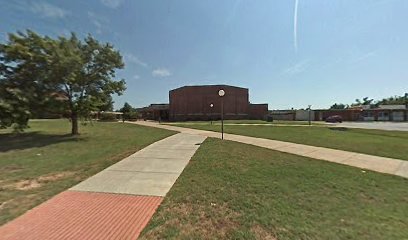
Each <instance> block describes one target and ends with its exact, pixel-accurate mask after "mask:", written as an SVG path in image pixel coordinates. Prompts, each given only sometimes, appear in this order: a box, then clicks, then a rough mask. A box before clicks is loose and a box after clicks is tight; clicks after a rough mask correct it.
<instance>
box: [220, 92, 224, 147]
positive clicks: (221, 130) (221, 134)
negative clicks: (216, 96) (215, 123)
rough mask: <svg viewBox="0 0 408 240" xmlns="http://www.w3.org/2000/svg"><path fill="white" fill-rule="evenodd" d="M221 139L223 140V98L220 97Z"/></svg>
mask: <svg viewBox="0 0 408 240" xmlns="http://www.w3.org/2000/svg"><path fill="white" fill-rule="evenodd" d="M221 139H222V140H224V98H223V97H221Z"/></svg>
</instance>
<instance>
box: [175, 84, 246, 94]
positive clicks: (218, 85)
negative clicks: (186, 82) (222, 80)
mask: <svg viewBox="0 0 408 240" xmlns="http://www.w3.org/2000/svg"><path fill="white" fill-rule="evenodd" d="M202 87H219V88H223V87H229V88H240V89H245V90H248V88H243V87H237V86H231V85H226V84H214V85H191V86H183V87H179V88H175V89H172V90H170V92H171V91H176V90H180V89H184V88H202Z"/></svg>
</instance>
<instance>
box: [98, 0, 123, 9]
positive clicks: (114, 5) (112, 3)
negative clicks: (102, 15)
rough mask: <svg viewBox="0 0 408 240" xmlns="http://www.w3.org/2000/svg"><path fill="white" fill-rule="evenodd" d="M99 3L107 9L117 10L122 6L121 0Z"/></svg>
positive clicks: (104, 0)
mask: <svg viewBox="0 0 408 240" xmlns="http://www.w3.org/2000/svg"><path fill="white" fill-rule="evenodd" d="M101 2H102V4H103V5H105V6H107V7H109V8H117V7H119V6H120V5H121V4H122V0H101Z"/></svg>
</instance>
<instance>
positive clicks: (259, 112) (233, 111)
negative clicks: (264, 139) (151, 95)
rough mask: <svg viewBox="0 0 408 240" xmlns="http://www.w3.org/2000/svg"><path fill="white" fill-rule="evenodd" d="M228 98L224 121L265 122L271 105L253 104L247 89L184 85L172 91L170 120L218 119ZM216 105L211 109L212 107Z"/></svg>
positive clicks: (225, 86) (170, 94)
mask: <svg viewBox="0 0 408 240" xmlns="http://www.w3.org/2000/svg"><path fill="white" fill-rule="evenodd" d="M220 89H223V90H224V91H225V96H224V97H222V98H223V99H222V100H223V103H224V119H265V117H266V115H267V114H268V104H251V103H250V102H249V93H248V92H249V91H248V89H247V88H241V87H234V86H228V85H204V86H184V87H180V88H177V89H173V90H171V91H170V92H169V100H170V104H169V120H170V121H189V120H216V119H220V118H221V97H220V96H218V91H219V90H220ZM211 104H213V107H212V108H211V107H210V105H211Z"/></svg>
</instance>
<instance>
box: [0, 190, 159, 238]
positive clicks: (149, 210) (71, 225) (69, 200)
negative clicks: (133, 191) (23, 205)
mask: <svg viewBox="0 0 408 240" xmlns="http://www.w3.org/2000/svg"><path fill="white" fill-rule="evenodd" d="M162 200H163V198H162V197H156V196H136V195H126V194H111V193H93V192H78V191H65V192H62V193H60V194H58V195H57V196H55V197H53V198H51V199H50V200H48V201H46V202H45V203H43V204H41V205H39V206H37V207H35V208H34V209H32V210H30V211H28V212H27V213H26V214H24V215H22V216H21V217H19V218H17V219H15V220H14V221H11V222H9V223H7V224H6V225H4V226H2V227H1V228H0V239H2V240H3V239H13V240H14V239H18V240H20V239H41V240H46V239H53V240H54V239H86V240H90V239H136V238H137V237H138V236H139V234H140V232H141V231H142V230H143V228H144V227H145V226H146V224H147V223H148V221H149V220H150V218H151V217H152V216H153V214H154V212H155V211H156V209H157V207H158V206H159V205H160V203H161V201H162Z"/></svg>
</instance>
